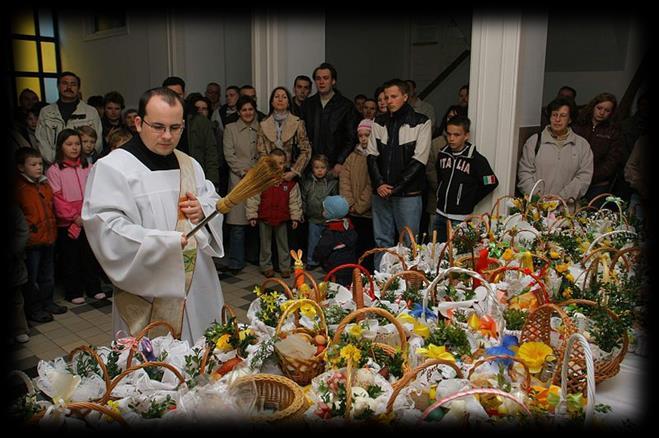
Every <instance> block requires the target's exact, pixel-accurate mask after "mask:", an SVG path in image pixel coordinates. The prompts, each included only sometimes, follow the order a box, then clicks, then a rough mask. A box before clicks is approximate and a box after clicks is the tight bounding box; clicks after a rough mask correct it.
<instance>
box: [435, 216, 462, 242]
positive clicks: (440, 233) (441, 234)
mask: <svg viewBox="0 0 659 438" xmlns="http://www.w3.org/2000/svg"><path fill="white" fill-rule="evenodd" d="M433 217H434V221H433V223H432V226H433V227H434V229H436V230H437V242H438V243H442V242H446V241H447V240H448V236H447V235H446V221H447V220H450V221H451V225H452V226H453V228H455V227H457V226H458V224H459V223H460V222H462V221H458V220H454V219H449V218H447V217H446V216H442V215H441V214H434V215H433Z"/></svg>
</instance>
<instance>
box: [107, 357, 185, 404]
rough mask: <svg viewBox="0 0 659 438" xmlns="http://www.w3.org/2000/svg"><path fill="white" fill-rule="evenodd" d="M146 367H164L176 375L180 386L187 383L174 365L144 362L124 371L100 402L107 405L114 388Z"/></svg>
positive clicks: (112, 383)
mask: <svg viewBox="0 0 659 438" xmlns="http://www.w3.org/2000/svg"><path fill="white" fill-rule="evenodd" d="M146 367H163V368H167V369H168V370H169V371H171V372H172V373H174V374H175V375H176V378H177V379H178V380H179V385H182V384H183V383H185V378H184V377H183V374H181V372H180V371H179V370H178V369H177V368H176V367H175V366H174V365H172V364H169V363H167V362H142V363H140V364H137V365H135V366H133V367H130V368H128V369H126V370H125V371H123V372H122V373H121V374H119V375H118V376H116V377H115V378H114V379H112V381H111V382H110V386H108V387H107V390H106V391H105V395H104V396H103V398H102V399H101V400H100V401H99V403H101V404H106V403H107V402H108V400H110V397H111V396H112V391H113V390H114V388H116V387H117V384H118V383H119V382H120V381H121V380H122V379H123V378H124V377H126V376H127V375H129V374H130V373H132V372H133V371H137V370H139V369H140V368H146Z"/></svg>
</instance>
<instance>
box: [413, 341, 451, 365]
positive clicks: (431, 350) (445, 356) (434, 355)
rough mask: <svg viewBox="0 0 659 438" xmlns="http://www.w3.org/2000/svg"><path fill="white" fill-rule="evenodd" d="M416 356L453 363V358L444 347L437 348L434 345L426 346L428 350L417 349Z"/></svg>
mask: <svg viewBox="0 0 659 438" xmlns="http://www.w3.org/2000/svg"><path fill="white" fill-rule="evenodd" d="M416 354H418V355H419V356H425V357H427V358H428V359H441V360H448V361H451V362H455V357H453V355H452V354H451V353H449V352H448V351H446V347H444V346H443V345H442V346H441V347H438V346H437V345H435V344H430V345H428V348H417V349H416Z"/></svg>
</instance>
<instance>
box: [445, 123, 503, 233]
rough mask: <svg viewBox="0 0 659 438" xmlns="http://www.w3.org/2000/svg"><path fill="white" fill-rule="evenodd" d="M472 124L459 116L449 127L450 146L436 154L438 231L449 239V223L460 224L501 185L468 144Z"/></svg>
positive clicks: (482, 159) (486, 163) (447, 129)
mask: <svg viewBox="0 0 659 438" xmlns="http://www.w3.org/2000/svg"><path fill="white" fill-rule="evenodd" d="M470 125H471V122H470V121H469V119H468V118H467V117H462V116H456V117H454V118H452V119H451V120H449V122H448V124H447V127H446V139H447V143H448V144H447V145H446V146H445V147H444V148H442V149H441V150H440V151H439V154H438V155H437V164H436V167H437V177H438V181H439V183H438V187H437V231H438V235H439V237H440V240H439V241H440V242H443V241H445V240H446V220H447V219H450V220H452V221H455V222H459V221H462V220H464V219H465V217H466V216H467V215H469V214H471V213H472V212H473V211H474V207H475V206H476V204H478V203H479V202H480V201H481V200H482V199H483V198H484V197H485V196H487V194H488V193H490V192H491V191H492V190H494V189H495V188H496V187H497V186H498V185H499V181H498V180H497V177H496V175H494V172H493V171H492V168H491V167H490V163H488V161H487V158H485V157H484V156H483V155H481V154H479V153H478V151H477V150H476V147H475V146H474V145H472V144H471V143H469V142H467V140H468V139H469V127H470Z"/></svg>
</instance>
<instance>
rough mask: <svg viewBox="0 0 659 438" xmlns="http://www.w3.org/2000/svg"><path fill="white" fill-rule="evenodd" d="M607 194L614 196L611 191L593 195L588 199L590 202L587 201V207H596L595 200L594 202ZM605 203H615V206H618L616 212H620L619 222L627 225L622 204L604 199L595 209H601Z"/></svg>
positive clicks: (606, 196)
mask: <svg viewBox="0 0 659 438" xmlns="http://www.w3.org/2000/svg"><path fill="white" fill-rule="evenodd" d="M609 196H613V197H615V195H614V194H613V193H600V194H599V195H597V196H595V197H594V198H593V199H591V200H590V202H589V203H588V207H594V208H597V207H596V206H595V202H596V201H599V200H600V199H602V198H608V197H609ZM606 204H615V205H616V207H618V213H619V214H620V222H621V223H624V224H625V225H629V222H627V216H626V215H625V213H624V212H623V211H622V206H621V205H620V204H619V203H618V202H613V201H605V202H604V203H602V205H601V206H600V207H599V208H597V209H598V210H601V209H602V208H604V206H605V205H606Z"/></svg>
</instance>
